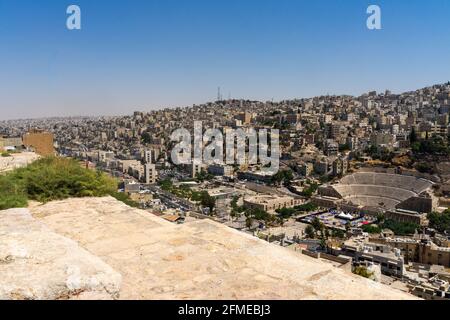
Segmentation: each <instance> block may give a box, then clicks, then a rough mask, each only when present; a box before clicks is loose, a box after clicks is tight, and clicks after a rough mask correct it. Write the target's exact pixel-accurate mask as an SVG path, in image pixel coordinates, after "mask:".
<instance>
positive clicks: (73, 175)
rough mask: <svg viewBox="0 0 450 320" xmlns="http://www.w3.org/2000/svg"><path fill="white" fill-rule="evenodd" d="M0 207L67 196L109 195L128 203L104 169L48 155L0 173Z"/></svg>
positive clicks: (15, 206)
mask: <svg viewBox="0 0 450 320" xmlns="http://www.w3.org/2000/svg"><path fill="white" fill-rule="evenodd" d="M0 190H1V193H0V209H8V208H18V207H25V206H27V202H28V201H27V200H28V199H30V200H37V201H39V202H44V203H45V202H48V201H52V200H63V199H67V198H71V197H101V196H106V195H111V196H113V197H115V198H116V199H118V200H120V201H123V202H125V203H127V204H129V205H132V203H131V202H128V201H131V200H129V198H128V197H127V196H126V195H125V194H123V195H121V194H118V193H117V181H116V180H115V179H114V178H111V177H109V176H108V175H106V174H105V173H102V172H99V171H92V170H89V169H86V168H83V167H82V166H80V164H79V163H78V161H76V160H73V159H67V158H58V157H48V158H43V159H40V160H37V161H35V162H34V163H32V164H30V165H29V166H27V167H25V168H20V169H16V170H14V171H12V172H10V173H8V174H6V175H4V176H0Z"/></svg>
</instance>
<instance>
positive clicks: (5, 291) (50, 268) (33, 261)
mask: <svg viewBox="0 0 450 320" xmlns="http://www.w3.org/2000/svg"><path fill="white" fill-rule="evenodd" d="M120 282H121V275H120V274H119V273H117V272H115V271H114V270H113V269H112V268H111V267H110V266H108V265H107V264H105V263H104V262H103V261H101V259H99V258H98V257H95V256H93V255H92V254H90V253H88V252H87V251H86V250H84V249H82V248H80V247H79V246H78V244H77V243H76V242H75V241H73V240H70V239H67V238H65V237H63V236H61V235H58V234H55V233H54V232H52V231H51V230H50V229H49V228H48V227H46V226H45V225H44V224H43V223H42V222H39V221H37V220H36V219H34V218H33V217H32V216H31V214H30V212H29V210H28V209H10V210H5V211H0V300H4V299H21V300H22V299H40V300H50V299H51V300H53V299H115V298H118V295H119V289H120Z"/></svg>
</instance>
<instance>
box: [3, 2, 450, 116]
mask: <svg viewBox="0 0 450 320" xmlns="http://www.w3.org/2000/svg"><path fill="white" fill-rule="evenodd" d="M70 4H77V5H79V6H80V7H81V11H82V12H81V18H82V29H81V30H78V31H69V30H68V29H67V28H66V19H67V17H68V15H67V14H66V9H67V7H68V6H69V5H70ZM369 4H378V5H380V7H381V9H382V27H383V29H382V30H378V31H370V30H368V29H367V27H366V19H367V16H368V15H367V14H366V9H367V7H368V5H369ZM449 17H450V1H448V0H428V1H425V0H423V1H418V0H408V1H406V0H389V1H378V0H371V1H365V0H328V1H321V0H314V1H312V0H307V1H306V0H140V1H139V0H126V1H125V0H109V1H106V0H70V1H65V0H39V1H36V0H0V119H11V118H24V117H27V118H28V117H44V116H62V115H101V114H104V115H114V114H126V113H131V112H132V111H134V110H151V109H155V108H160V107H175V106H186V105H191V104H193V103H202V102H206V101H210V100H214V99H215V98H216V96H217V87H218V86H220V87H221V88H222V93H223V96H224V98H228V95H229V94H230V93H231V97H233V98H249V99H257V100H269V99H272V98H274V99H275V100H280V99H285V98H296V97H310V96H314V95H319V94H327V93H330V94H341V93H346V94H361V93H363V92H366V91H369V90H385V89H391V90H393V91H395V92H400V91H404V90H411V89H416V88H419V87H422V86H426V85H430V84H435V83H441V82H444V81H448V80H450V19H449Z"/></svg>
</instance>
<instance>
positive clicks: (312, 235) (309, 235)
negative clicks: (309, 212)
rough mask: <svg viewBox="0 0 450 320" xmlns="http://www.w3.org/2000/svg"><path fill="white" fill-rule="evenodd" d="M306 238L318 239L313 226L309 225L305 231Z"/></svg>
mask: <svg viewBox="0 0 450 320" xmlns="http://www.w3.org/2000/svg"><path fill="white" fill-rule="evenodd" d="M305 234H306V237H307V238H309V239H314V238H315V237H316V232H315V231H314V228H313V227H312V226H311V225H308V226H307V227H306V229H305Z"/></svg>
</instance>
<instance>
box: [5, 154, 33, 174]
mask: <svg viewBox="0 0 450 320" xmlns="http://www.w3.org/2000/svg"><path fill="white" fill-rule="evenodd" d="M37 159H39V156H38V155H37V154H36V153H34V152H22V153H13V154H11V156H9V157H0V173H3V172H7V171H11V170H14V169H17V168H22V167H25V166H26V165H28V164H30V163H31V162H33V161H35V160H37Z"/></svg>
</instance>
